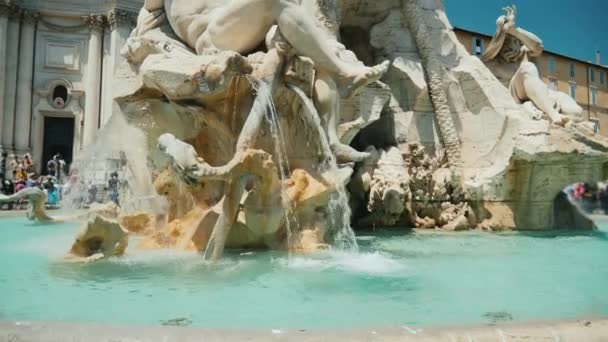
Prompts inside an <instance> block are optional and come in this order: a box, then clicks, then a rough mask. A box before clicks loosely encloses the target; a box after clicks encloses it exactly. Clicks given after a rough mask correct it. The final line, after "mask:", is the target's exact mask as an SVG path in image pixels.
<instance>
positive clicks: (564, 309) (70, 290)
mask: <svg viewBox="0 0 608 342" xmlns="http://www.w3.org/2000/svg"><path fill="white" fill-rule="evenodd" d="M598 225H599V227H600V229H599V230H598V231H595V232H585V233H575V232H560V233H556V232H553V233H551V232H550V233H501V234H488V233H480V232H467V233H434V232H426V233H419V232H412V233H407V231H405V230H402V229H393V230H388V231H379V232H376V233H371V232H359V245H360V251H359V252H356V253H354V252H353V253H347V252H340V251H324V252H319V253H313V254H293V255H292V256H289V255H287V254H285V253H282V252H278V251H263V250H246V251H240V250H230V251H228V253H227V254H226V257H225V258H223V259H222V260H221V261H219V262H218V263H216V264H208V263H206V262H204V261H203V259H202V257H201V255H199V254H197V253H188V252H178V251H170V250H159V251H141V250H138V249H137V248H136V246H137V243H130V244H129V247H128V249H127V250H126V253H125V255H124V256H123V257H120V258H108V259H105V260H101V261H99V262H96V263H89V264H82V263H76V264H75V263H66V262H64V260H63V257H64V256H65V253H66V248H67V246H69V245H70V244H71V243H72V241H73V237H74V235H75V233H76V232H77V231H78V230H79V224H76V223H63V224H62V223H55V224H53V225H44V224H34V223H31V222H29V221H27V220H25V219H22V218H2V219H0V269H1V270H2V272H0V291H1V293H3V296H2V301H1V304H2V306H1V307H2V319H4V320H9V321H13V322H16V321H19V322H23V321H28V322H47V321H60V322H64V323H65V322H71V323H70V324H72V323H74V322H76V323H78V324H80V323H84V322H95V323H96V324H109V325H111V326H151V325H152V326H159V325H163V324H165V325H166V324H168V325H188V326H192V327H195V328H196V329H199V328H205V329H212V330H208V331H214V332H213V333H210V334H216V332H217V331H228V333H227V334H228V335H225V336H227V337H226V338H225V339H229V338H230V336H235V335H230V334H232V333H233V332H230V331H234V330H237V331H256V332H259V334H260V335H259V336H260V337H259V338H262V336H265V335H264V334H268V332H269V331H272V330H278V331H285V332H287V331H291V332H297V331H299V330H300V329H305V330H306V331H311V330H312V331H336V330H338V331H347V332H346V333H345V334H346V335H345V336H349V335H348V334H349V332H348V331H350V330H351V329H353V328H356V329H365V328H368V330H366V331H367V332H368V333H370V332H371V331H372V330H376V329H377V330H376V331H378V332H380V331H388V332H390V331H396V330H390V327H402V326H407V327H416V328H411V329H423V330H424V331H426V329H428V327H432V326H446V325H448V326H454V325H467V326H468V325H479V324H489V323H513V322H515V323H518V322H528V321H538V320H542V321H546V320H575V319H581V318H583V317H591V316H604V315H607V314H608V309H607V308H608V303H607V302H606V301H605V300H604V298H606V297H605V295H604V291H605V289H604V287H605V284H606V283H608V268H607V267H608V266H606V264H605V263H601V262H597V261H598V260H604V259H606V257H608V248H606V243H607V242H606V230H608V224H606V223H605V222H602V221H598ZM130 239H133V240H135V241H134V242H137V241H136V240H137V239H138V238H137V237H135V236H132V237H130ZM6 324H7V325H5V326H7V327H10V329H8V328H7V329H8V330H4V329H0V331H2V333H3V334H5V331H13V332H14V333H15V334H17V335H19V334H26V335H19V336H34V337H32V338H33V339H34V340H38V338H37V337H36V336H39V337H40V336H41V337H40V338H41V339H45V338H46V337H45V336H43V335H27V334H38V333H42V332H44V331H54V328H53V327H59V326H60V325H54V324H51V325H45V323H31V324H33V325H32V326H31V327H41V328H40V330H37V329H33V328H27V326H17V325H15V324H14V323H6ZM62 324H63V323H62ZM569 324H570V323H568V326H570V327H572V326H571V325H569ZM593 324H595V323H593ZM602 324H603V323H602ZM598 325H599V324H598ZM77 326H78V327H87V328H77V329H76V330H73V331H68V330H65V333H67V334H70V333H73V334H76V335H74V336H77V335H78V334H80V333H84V331H86V329H88V327H89V326H87V325H84V326H81V325H77ZM551 326H553V325H551ZM45 327H46V328H45ZM579 328H580V329H582V327H578V328H577V326H576V324H574V328H572V329H579ZM15 329H16V330H15ZM19 329H25V330H19ZM28 329H30V330H28ZM45 329H46V330H45ZM91 329H92V330H91V331H95V328H91ZM116 329H117V330H113V329H111V330H112V333H114V332H118V335H116V336H117V337H121V336H130V335H132V334H135V331H137V330H130V328H126V330H121V329H122V328H116ZM154 329H156V328H154ZM154 329H152V330H150V331H158V330H154ZM386 329H389V330H386ZM400 329H401V332H403V333H404V334H408V333H409V334H411V333H410V332H409V330H407V329H405V328H400ZM509 329H510V328H505V329H504V332H505V334H507V335H506V336H508V333H507V332H509V331H512V330H509ZM556 329H557V328H556ZM146 331H147V330H146ZM167 331H168V332H167V333H166V334H167V336H173V335H172V332H171V331H170V330H167ZM192 331H193V332H194V331H197V330H192ZM200 331H203V330H200ZM414 331H416V330H414ZM459 331H460V330H459ZM474 331H477V330H475V329H474ZM486 331H487V330H486ZM494 331H496V330H494ZM533 331H537V332H538V331H540V330H533ZM555 331H557V332H558V333H559V334H562V331H561V330H559V329H557V330H555ZM570 331H572V330H570V328H566V330H564V331H563V334H564V335H559V336H564V338H566V337H567V336H571V335H567V334H568V333H569V332H570ZM575 331H578V330H575ZM585 331H586V330H585ZM107 333H108V334H110V332H107ZM480 333H481V332H480ZM490 333H491V332H490ZM558 333H556V334H558ZM121 334H122V335H121ZM217 334H220V335H211V336H219V337H218V339H219V338H220V337H222V336H224V335H221V333H219V332H218V333H217ZM387 334H388V335H386V336H387V337H390V336H392V335H390V333H387ZM56 336H60V335H56ZM100 336H102V335H100ZM104 336H105V335H104ZM108 336H109V335H108ZM138 336H140V335H138ZM142 336H143V335H142ZM163 336H164V335H163ZM255 336H258V335H255ZM294 336H295V337H298V336H297V334H296V335H294ZM314 336H316V335H312V337H311V338H313V337H314ZM362 336H363V335H362ZM407 336H409V335H407ZM430 336H433V335H430ZM472 336H473V335H472ZM480 336H483V335H480ZM590 336H592V335H590ZM49 338H50V337H49ZM57 338H59V337H57ZM121 338H122V337H121ZM140 338H141V337H140Z"/></svg>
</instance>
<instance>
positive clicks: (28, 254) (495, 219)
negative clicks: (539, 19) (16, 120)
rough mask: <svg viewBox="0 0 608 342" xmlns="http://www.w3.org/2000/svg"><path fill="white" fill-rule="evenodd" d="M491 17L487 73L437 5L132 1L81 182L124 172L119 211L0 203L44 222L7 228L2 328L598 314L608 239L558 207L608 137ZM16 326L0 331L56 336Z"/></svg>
mask: <svg viewBox="0 0 608 342" xmlns="http://www.w3.org/2000/svg"><path fill="white" fill-rule="evenodd" d="M260 3H264V5H260ZM239 6H245V7H244V8H243V7H239ZM506 12H507V13H506V15H505V16H503V17H500V18H499V20H498V25H499V27H498V30H497V34H496V36H495V37H494V39H493V43H492V45H491V49H489V52H488V54H487V55H486V56H484V57H483V58H482V59H479V58H477V57H473V56H471V55H470V54H469V52H468V51H467V50H466V49H465V48H464V47H463V46H462V45H461V44H460V43H459V42H458V40H457V38H456V36H455V34H454V32H453V31H452V28H451V26H450V23H449V21H448V19H447V16H446V13H445V11H444V8H443V2H442V1H441V0H399V1H396V0H376V1H355V0H314V1H313V0H311V1H295V0H293V1H292V0H280V1H279V0H277V1H263V2H261V1H257V2H256V1H232V2H229V1H206V0H200V1H187V0H146V1H145V5H144V7H143V8H142V10H141V13H140V16H139V20H138V24H137V27H136V29H135V30H134V31H133V33H132V35H131V37H130V38H129V40H128V41H127V43H126V45H125V47H124V49H123V51H122V52H123V55H124V57H125V63H123V64H122V65H121V67H120V69H119V71H118V73H117V75H116V77H115V84H114V90H115V94H114V95H115V105H116V106H115V112H114V115H113V117H112V119H111V121H110V123H109V124H108V126H106V128H105V129H104V130H103V131H101V132H100V133H99V134H98V140H97V141H96V143H95V144H94V145H93V146H91V147H89V148H88V149H87V150H86V151H83V152H82V153H81V155H80V157H79V160H77V161H76V162H75V164H74V165H75V169H76V170H77V171H78V173H77V176H78V177H79V178H80V182H82V183H83V184H86V182H87V178H88V177H93V176H94V175H95V172H97V169H96V168H97V167H98V166H97V165H98V164H100V163H102V162H103V161H104V160H105V159H112V160H117V164H116V165H119V166H120V168H121V171H120V172H121V175H124V177H125V178H126V179H128V182H127V185H126V187H128V191H126V192H125V194H124V196H123V195H121V198H120V203H119V205H116V204H114V203H104V204H94V205H92V206H91V207H90V208H88V210H87V212H86V214H84V217H81V218H80V219H79V220H77V221H76V222H72V221H70V220H67V219H65V218H61V217H56V216H55V217H52V216H54V215H48V214H47V213H45V212H44V208H43V203H44V193H42V192H40V191H36V190H31V191H27V192H22V193H19V194H16V195H13V196H0V202H2V201H14V200H17V199H20V198H28V199H29V202H30V204H31V207H30V211H29V215H28V217H29V218H30V219H32V220H36V221H42V222H35V223H30V222H29V221H26V220H25V219H17V218H3V219H2V224H3V227H4V226H5V225H6V226H7V227H8V226H10V227H12V226H16V227H18V228H19V229H14V230H12V229H0V263H1V264H0V269H2V270H3V271H4V272H3V273H1V274H0V293H2V294H9V295H7V296H4V297H3V301H2V312H0V316H2V318H4V317H6V318H7V319H11V320H27V321H29V320H34V321H36V320H39V321H48V320H58V319H59V320H64V321H79V322H80V321H94V322H102V323H109V324H134V325H137V324H147V325H177V326H180V327H181V326H182V325H190V324H192V325H196V326H205V327H208V328H213V329H252V330H256V329H258V330H259V329H267V330H266V331H271V332H272V336H271V337H267V336H264V337H261V338H260V340H269V339H275V338H279V337H281V335H282V334H283V333H284V332H285V331H286V330H285V329H293V330H292V331H293V332H295V331H296V329H300V330H298V331H299V333H302V334H304V333H303V332H302V330H303V329H334V328H346V329H352V328H353V327H358V328H361V329H366V328H367V327H373V329H370V331H371V332H366V334H367V333H369V334H372V335H369V336H368V335H365V334H359V336H366V337H369V339H372V340H374V339H377V336H376V327H386V326H395V327H398V329H397V330H396V331H398V334H399V338H401V337H402V336H403V334H404V332H405V333H406V334H410V335H412V336H413V335H416V334H418V333H420V334H422V332H421V331H422V328H421V326H423V327H424V326H425V325H454V324H481V323H491V324H500V323H501V322H505V321H510V320H516V321H522V320H526V321H530V320H547V319H579V318H581V317H586V316H593V317H595V316H597V315H604V316H605V315H606V314H608V309H607V308H608V301H606V300H605V299H604V298H606V296H605V295H604V293H605V289H604V287H605V284H606V282H608V268H607V266H606V265H605V264H604V263H601V262H600V263H594V264H593V267H581V265H588V264H589V263H590V260H603V259H605V258H607V257H608V252H607V251H608V249H606V248H605V247H606V246H605V244H606V229H607V227H608V225H607V224H606V223H603V224H599V229H595V228H598V227H596V222H594V221H592V220H589V219H588V218H586V217H584V215H581V214H580V213H579V211H578V210H577V209H576V208H575V207H573V206H572V205H571V204H570V202H569V201H568V198H567V196H566V195H565V194H564V193H563V192H562V189H563V188H564V187H565V185H567V184H571V183H574V182H576V181H578V180H581V179H585V180H588V181H598V180H600V179H604V178H606V176H607V175H606V170H607V168H606V163H607V162H608V141H607V140H606V139H605V138H603V137H600V136H598V135H595V134H593V132H590V131H589V130H588V129H587V128H586V126H585V125H584V124H581V123H579V122H577V121H578V119H577V115H578V114H580V113H579V111H578V109H579V108H576V106H574V105H573V104H572V103H571V102H569V101H568V100H567V99H565V98H564V97H563V96H562V95H560V94H556V93H554V92H552V91H549V90H548V89H547V88H546V86H544V85H543V84H542V82H540V83H539V82H538V81H539V80H538V79H535V78H534V77H535V76H537V74H538V73H537V70H536V69H535V68H536V67H535V65H534V64H533V57H534V55H536V54H538V53H541V52H542V48H540V47H541V46H542V44H540V45H539V41H540V39H539V38H538V37H536V36H534V35H533V34H532V33H530V32H527V31H524V30H523V29H520V28H518V27H515V25H514V22H515V15H516V11H515V9H512V8H509V9H507V10H506ZM269 13H271V15H269ZM243 16H245V17H243ZM366 65H371V66H366ZM111 171H113V170H111ZM81 190H82V189H81ZM72 194H73V196H75V198H76V199H78V198H81V197H82V196H83V195H82V193H79V191H78V189H74V190H72ZM74 202H75V203H76V202H78V200H75V201H74ZM48 221H52V222H54V225H53V226H52V227H50V226H47V225H46V223H44V222H48ZM79 225H81V227H79ZM47 227H48V228H49V229H46V228H47ZM411 228H418V229H416V230H414V231H413V232H411V233H410V230H411ZM557 228H570V229H576V231H575V232H572V231H559V232H557V231H555V229H557ZM78 229H80V230H78ZM516 230H538V232H526V233H524V234H519V233H517V232H512V231H516ZM487 231H491V232H498V231H500V232H501V233H499V234H487V233H486V232H487ZM456 232H458V233H456ZM355 233H356V234H355ZM556 250H559V252H560V253H556ZM66 251H67V252H68V257H67V258H66V256H65V253H66ZM15 260H18V261H19V262H15ZM497 265H500V267H497ZM5 275H6V276H5ZM480 279H483V281H480ZM556 283H557V284H560V286H554V285H555V284H556ZM49 294H51V295H49ZM220 298H221V299H220ZM73 303H77V305H72V304H73ZM244 303H247V304H246V305H244ZM294 308H297V309H294ZM286 313H289V314H286ZM28 324H29V323H28ZM32 324H33V325H32V328H31V331H26V330H25V329H29V328H28V327H29V325H27V324H24V325H22V326H21V325H19V326H17V325H15V326H11V327H9V328H10V329H4V325H3V323H2V322H0V327H1V328H0V330H6V331H9V332H10V331H13V330H19V329H22V330H19V331H18V332H17V333H15V334H16V335H20V334H26V335H27V334H28V333H29V334H34V333H38V332H39V331H45V329H47V330H48V329H53V328H48V327H47V326H45V328H40V329H38V328H37V326H36V323H32ZM45 324H46V323H45ZM49 324H51V323H49ZM573 324H574V323H573ZM593 324H595V323H593ZM49 326H51V327H54V325H52V324H51V325H49ZM411 326H417V328H411ZM594 327H595V326H594ZM578 328H580V329H583V330H585V329H587V327H586V325H585V328H581V327H578ZM104 329H105V330H104V333H107V331H109V330H110V329H107V328H104ZM180 329H182V328H180ZM271 329H272V330H271ZM424 329H426V328H424ZM59 330H61V331H66V334H67V332H71V331H76V330H75V329H68V328H65V329H57V331H59ZM494 330H496V331H500V329H498V328H497V327H496V326H492V331H494ZM546 330H547V331H553V330H550V329H546ZM23 331H25V332H23ZM82 331H86V332H87V333H89V336H92V335H91V334H90V332H91V331H94V330H92V329H89V328H88V327H87V328H86V329H82ZM151 331H153V330H146V333H150V334H152V333H151ZM184 331H185V330H184ZM256 331H257V330H256ZM586 331H597V332H598V333H602V328H599V329H597V330H595V329H587V330H586ZM180 333H181V331H180ZM205 333H209V332H205ZM480 334H481V333H480ZM501 334H502V333H501ZM539 334H540V333H539ZM134 335H135V334H134ZM287 335H288V334H287V333H286V335H285V337H290V336H292V335H289V336H287ZM473 335H475V334H473ZM473 335H467V337H465V335H464V333H463V334H462V335H457V334H454V335H450V336H456V337H455V338H456V339H458V338H460V337H462V339H463V340H464V339H466V338H468V339H471V336H473ZM3 336H4V335H2V333H0V340H1V339H2V337H3ZM61 336H62V337H63V335H61ZM100 336H101V335H100ZM103 336H105V335H103ZM138 336H140V337H141V336H147V335H144V334H140V335H138ZM156 336H165V334H160V333H159V334H157V335H156ZM197 336H200V335H197ZM205 336H206V335H205ZM300 336H304V335H299V336H298V337H300ZM417 336H419V335H417ZM446 336H447V335H446ZM475 336H476V335H475ZM535 336H536V335H535ZM62 337H58V338H59V339H61V340H68V339H70V338H67V337H66V338H62ZM114 337H115V336H112V338H110V337H109V338H108V339H121V338H118V337H116V338H114ZM10 338H12V337H9V339H10ZM551 338H552V339H559V338H558V337H555V336H551ZM232 339H233V340H239V339H243V338H242V336H237V337H235V338H232ZM503 339H504V338H503ZM34 340H36V338H34ZM151 340H153V338H151Z"/></svg>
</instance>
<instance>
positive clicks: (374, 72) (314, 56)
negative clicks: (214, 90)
mask: <svg viewBox="0 0 608 342" xmlns="http://www.w3.org/2000/svg"><path fill="white" fill-rule="evenodd" d="M311 3H312V2H311V1H309V2H305V3H304V4H302V3H300V1H297V0H273V1H259V0H234V1H214V0H205V1H198V2H191V1H187V0H146V2H145V5H144V8H143V9H142V11H141V13H140V17H139V20H138V26H137V28H136V29H135V31H134V37H144V36H145V35H146V33H147V32H149V31H150V30H153V29H155V28H157V27H159V26H161V25H162V24H163V23H164V22H165V21H167V22H168V23H169V25H170V27H171V28H172V29H173V31H174V33H175V34H176V35H177V37H179V38H180V39H181V40H182V41H183V42H185V43H186V45H187V46H188V47H190V48H192V49H194V50H195V51H196V53H197V54H199V55H202V54H215V53H218V52H219V51H235V52H237V53H241V54H242V53H247V52H250V51H251V50H253V49H254V48H255V47H257V46H259V45H260V44H261V43H263V42H264V41H266V45H267V47H268V49H272V48H273V47H274V46H272V45H273V43H275V44H278V46H281V50H282V51H281V53H282V54H286V53H288V52H287V51H285V50H293V51H290V52H289V53H291V54H293V55H298V56H305V57H309V58H311V60H312V61H313V62H314V64H315V70H316V72H317V79H316V81H315V84H314V98H315V102H316V104H317V106H318V109H319V112H321V113H322V115H323V114H324V113H326V115H325V116H326V120H325V121H326V127H327V128H326V131H327V134H328V138H329V140H330V143H331V147H332V149H333V150H334V153H336V155H337V157H338V158H339V159H341V160H343V161H345V162H348V161H356V162H358V161H362V160H363V159H365V158H366V157H368V155H367V154H365V153H361V152H357V151H355V150H353V149H352V148H350V147H349V146H348V145H345V144H342V143H341V142H340V139H339V137H338V133H337V125H338V121H339V117H338V116H339V109H337V108H336V106H337V105H338V104H337V100H338V96H342V97H344V98H352V97H353V96H354V95H355V94H356V93H357V92H358V91H359V90H360V89H361V88H362V87H364V86H366V85H367V84H370V83H372V82H374V81H377V80H379V79H380V78H381V77H382V76H383V75H384V74H385V73H386V71H387V70H388V67H389V65H390V63H389V62H388V61H384V62H382V63H380V64H378V65H376V66H373V67H367V66H365V65H364V64H363V63H361V62H359V61H358V60H356V57H355V58H348V57H352V56H354V55H352V54H351V55H348V54H347V55H348V57H347V58H345V57H344V55H345V54H344V50H345V48H344V46H343V45H341V44H340V43H338V41H337V38H336V37H334V36H331V35H330V33H328V32H327V31H326V30H324V29H323V28H322V26H321V24H320V23H319V22H318V18H317V17H316V16H315V15H314V13H313V9H314V8H313V9H311V6H309V5H310V4H311ZM307 5H308V6H307ZM245 13H246V15H245ZM281 41H283V42H286V43H288V45H289V48H287V47H286V44H284V43H283V44H281ZM133 45H135V46H133ZM127 50H128V51H129V53H128V56H129V57H128V58H129V59H130V60H137V61H141V60H142V59H143V58H145V57H144V56H145V55H147V54H149V53H152V52H153V51H160V48H159V47H158V43H152V42H151V41H150V40H146V39H144V40H141V39H134V40H130V41H129V42H128V44H127ZM142 51H143V52H142Z"/></svg>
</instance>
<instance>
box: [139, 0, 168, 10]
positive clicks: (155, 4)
mask: <svg viewBox="0 0 608 342" xmlns="http://www.w3.org/2000/svg"><path fill="white" fill-rule="evenodd" d="M164 5H165V2H164V0H145V1H144V8H145V9H146V10H148V12H154V11H156V10H158V9H161V8H163V7H164Z"/></svg>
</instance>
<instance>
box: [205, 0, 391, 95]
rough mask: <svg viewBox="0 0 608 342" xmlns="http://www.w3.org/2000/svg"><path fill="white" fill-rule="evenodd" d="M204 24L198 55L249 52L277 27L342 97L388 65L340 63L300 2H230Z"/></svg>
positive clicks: (332, 46) (333, 46) (374, 78)
mask: <svg viewBox="0 0 608 342" xmlns="http://www.w3.org/2000/svg"><path fill="white" fill-rule="evenodd" d="M201 20H202V19H201ZM204 21H205V23H207V22H208V24H207V26H206V30H205V32H204V33H203V34H201V36H200V37H199V38H198V40H197V43H196V48H197V52H198V53H201V52H203V50H204V49H205V47H211V48H217V49H220V50H232V51H236V52H239V53H245V52H248V51H251V50H252V49H253V48H255V47H256V46H258V45H259V44H260V43H261V42H262V41H264V38H265V36H266V33H267V32H268V30H269V29H270V28H271V27H272V25H274V24H275V23H277V24H278V26H279V29H280V30H281V33H282V34H283V35H284V36H285V38H286V39H287V41H289V43H290V44H291V45H292V46H293V47H294V48H295V50H296V51H297V52H298V54H300V55H302V56H306V57H310V58H311V59H312V60H313V61H314V62H315V63H316V64H317V65H319V66H320V67H321V68H323V69H325V70H327V71H329V72H330V73H331V74H332V76H334V77H336V78H338V79H339V81H340V87H341V95H342V96H344V97H350V96H352V95H353V94H354V93H355V92H356V91H357V90H358V89H360V88H361V87H363V86H365V85H367V84H369V83H371V82H374V81H377V80H379V79H380V78H381V77H382V76H383V75H384V74H385V73H386V71H387V70H388V67H389V65H390V63H389V62H388V61H385V62H384V63H381V64H379V65H376V66H374V67H366V66H364V65H360V64H358V63H349V62H345V61H343V60H341V59H340V58H339V57H338V55H337V48H336V44H335V39H334V38H333V37H330V36H329V35H328V34H326V33H325V32H324V31H323V30H322V29H321V27H320V24H319V23H318V22H317V19H316V18H315V17H314V16H313V15H312V14H311V13H310V12H309V11H307V10H306V9H305V8H304V7H302V6H301V5H300V1H299V0H232V1H231V2H229V3H227V4H225V5H223V6H222V7H219V8H217V9H216V10H214V11H213V12H212V13H211V14H210V16H209V17H208V18H205V20H204ZM332 42H333V43H332ZM199 50H200V51H199Z"/></svg>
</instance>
